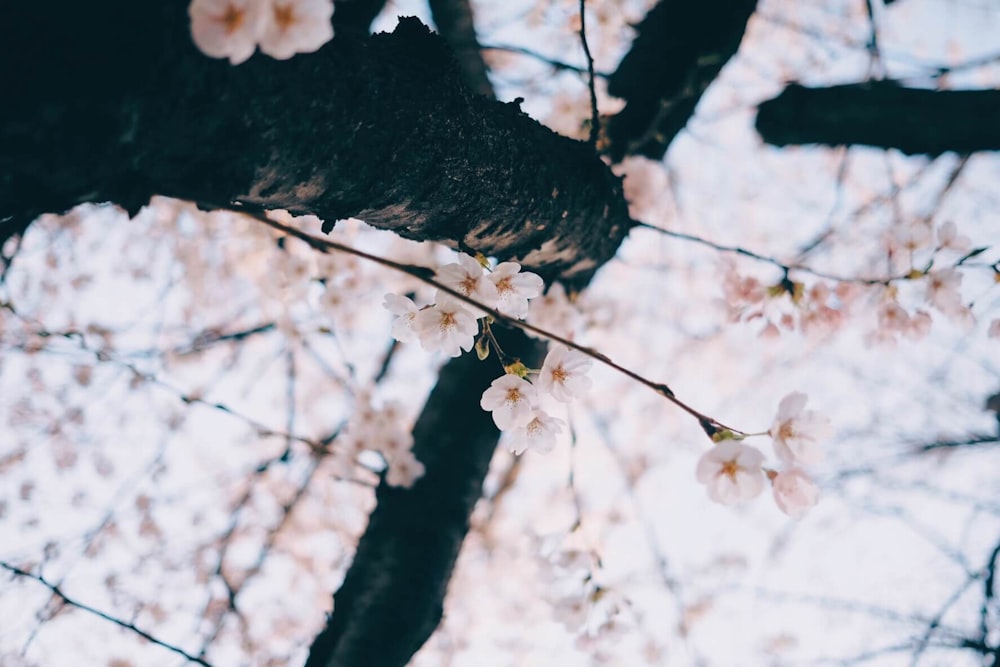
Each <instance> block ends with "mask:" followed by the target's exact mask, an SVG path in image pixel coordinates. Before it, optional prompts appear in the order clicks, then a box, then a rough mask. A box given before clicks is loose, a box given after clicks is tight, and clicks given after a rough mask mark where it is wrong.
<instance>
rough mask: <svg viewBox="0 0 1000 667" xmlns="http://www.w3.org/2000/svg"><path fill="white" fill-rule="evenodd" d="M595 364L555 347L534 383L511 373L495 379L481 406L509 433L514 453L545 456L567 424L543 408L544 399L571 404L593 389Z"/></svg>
mask: <svg viewBox="0 0 1000 667" xmlns="http://www.w3.org/2000/svg"><path fill="white" fill-rule="evenodd" d="M591 365H593V361H592V360H591V359H590V357H588V356H587V355H585V354H583V353H582V352H578V351H576V350H571V349H570V348H568V347H566V346H565V345H559V344H556V345H553V346H552V347H551V349H550V350H549V353H548V355H546V357H545V361H544V363H542V368H541V370H540V371H538V373H537V376H536V377H535V381H534V382H529V381H528V380H527V379H525V377H523V376H522V375H521V374H520V373H518V372H516V369H517V366H515V369H514V371H515V372H509V373H507V374H506V375H503V376H502V377H499V378H497V379H496V380H494V381H493V382H492V383H491V384H490V386H489V388H487V389H486V391H484V392H483V397H482V399H480V401H479V405H480V406H481V407H482V408H483V410H486V411H487V412H490V413H492V415H493V422H494V423H495V424H496V425H497V428H499V429H500V430H501V431H503V432H504V433H507V434H509V436H508V446H509V447H510V450H511V451H512V452H513V453H515V454H522V453H524V451H525V450H528V449H532V450H534V451H536V452H539V453H542V454H545V453H548V452H550V451H552V448H553V447H555V443H556V436H557V435H559V433H561V432H562V427H563V425H564V422H563V421H562V420H561V419H556V418H555V417H553V416H552V415H550V414H549V413H548V412H546V411H545V410H544V409H543V399H544V398H546V397H551V398H554V399H555V400H557V401H560V402H563V403H569V402H571V401H572V400H573V399H574V398H576V397H578V396H581V395H583V394H585V393H586V392H587V391H588V390H589V389H590V384H591V382H590V378H589V377H587V372H588V371H589V370H590V367H591Z"/></svg>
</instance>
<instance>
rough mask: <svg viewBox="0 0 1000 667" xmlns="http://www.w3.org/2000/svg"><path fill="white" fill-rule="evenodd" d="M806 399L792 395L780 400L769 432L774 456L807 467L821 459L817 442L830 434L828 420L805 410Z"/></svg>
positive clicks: (802, 396)
mask: <svg viewBox="0 0 1000 667" xmlns="http://www.w3.org/2000/svg"><path fill="white" fill-rule="evenodd" d="M808 401H809V398H808V397H807V396H806V395H805V394H803V393H802V392H794V393H791V394H789V395H788V396H785V397H784V398H783V399H781V403H780V404H779V405H778V415H777V416H776V417H775V419H774V423H773V424H772V425H771V429H770V431H769V433H770V435H771V437H772V438H773V439H774V453H775V455H777V457H778V458H779V459H781V460H782V461H784V462H785V463H789V464H802V465H810V464H813V463H818V462H819V461H820V460H822V458H823V451H822V450H821V449H820V448H819V441H820V440H822V439H824V438H825V437H827V435H828V434H829V432H830V420H829V419H827V418H826V417H823V416H821V415H819V414H817V413H816V412H813V411H812V410H806V409H805V407H806V403H807V402H808Z"/></svg>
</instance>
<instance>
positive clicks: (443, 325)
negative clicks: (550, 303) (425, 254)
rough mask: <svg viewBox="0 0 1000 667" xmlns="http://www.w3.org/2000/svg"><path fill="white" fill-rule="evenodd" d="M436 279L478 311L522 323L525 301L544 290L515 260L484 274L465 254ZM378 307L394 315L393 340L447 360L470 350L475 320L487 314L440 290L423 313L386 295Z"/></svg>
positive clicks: (397, 297) (402, 299)
mask: <svg viewBox="0 0 1000 667" xmlns="http://www.w3.org/2000/svg"><path fill="white" fill-rule="evenodd" d="M435 277H436V280H437V282H438V283H439V284H441V285H444V286H445V287H447V288H450V289H452V290H454V291H455V292H457V293H459V294H461V295H463V296H465V297H468V298H469V299H472V300H474V301H475V302H476V303H477V304H479V305H481V306H482V307H484V308H489V309H491V310H496V311H498V312H500V313H503V314H504V315H508V316H510V317H514V318H517V319H524V317H525V316H526V315H527V314H528V300H529V299H533V298H535V297H537V296H538V295H540V294H541V293H542V287H543V286H544V285H543V283H542V279H541V278H539V277H538V276H537V275H535V274H534V273H530V272H527V271H524V272H522V271H521V265H520V264H518V263H517V262H502V263H500V264H498V265H497V266H496V267H494V268H493V269H492V270H490V271H487V270H486V268H485V267H484V266H483V265H482V264H480V262H479V260H477V259H476V258H474V257H470V256H469V255H465V254H459V256H458V261H457V262H455V263H452V264H447V265H445V266H442V267H441V268H439V269H438V270H437V272H436V276H435ZM383 305H384V306H385V308H386V309H387V310H389V312H391V313H392V314H393V315H395V316H396V317H395V320H394V321H393V325H392V335H393V337H395V338H396V340H398V341H401V342H407V341H411V340H419V341H420V344H421V345H422V346H423V348H424V349H425V350H428V351H430V352H434V351H441V352H444V353H445V354H446V355H448V356H449V357H457V356H459V355H460V354H462V351H463V350H464V351H466V352H468V351H469V350H471V349H472V346H473V345H474V344H475V339H476V334H477V333H479V325H478V324H477V320H479V319H480V318H482V317H485V316H486V312H484V311H483V310H481V309H479V308H476V307H475V306H471V305H468V304H466V303H465V302H464V301H460V300H459V299H456V298H455V297H454V296H452V295H451V294H449V293H448V292H446V291H444V290H440V289H439V290H438V292H437V296H436V297H435V299H434V303H433V304H431V305H429V306H426V307H424V308H422V309H421V308H417V304H416V303H414V302H413V300H412V299H410V298H409V297H405V296H400V295H398V294H387V295H386V296H385V301H384V303H383Z"/></svg>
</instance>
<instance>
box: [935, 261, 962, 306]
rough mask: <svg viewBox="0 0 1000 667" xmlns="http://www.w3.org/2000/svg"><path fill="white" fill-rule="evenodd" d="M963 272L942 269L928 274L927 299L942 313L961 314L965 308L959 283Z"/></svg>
mask: <svg viewBox="0 0 1000 667" xmlns="http://www.w3.org/2000/svg"><path fill="white" fill-rule="evenodd" d="M961 284H962V274H961V273H959V272H958V271H957V270H956V269H941V270H939V271H930V272H928V274H927V300H928V301H929V302H930V303H931V304H933V305H934V307H935V308H937V309H938V310H940V311H941V312H942V313H945V314H949V315H956V314H959V313H960V312H961V311H964V310H965V306H964V305H963V304H962V295H961V294H960V293H959V291H958V288H959V285H961Z"/></svg>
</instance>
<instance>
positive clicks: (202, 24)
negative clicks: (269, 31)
mask: <svg viewBox="0 0 1000 667" xmlns="http://www.w3.org/2000/svg"><path fill="white" fill-rule="evenodd" d="M262 2H263V0H192V2H191V5H190V6H189V7H188V16H189V17H190V18H191V37H192V38H193V39H194V43H195V46H197V47H198V48H199V49H200V50H201V52H202V53H204V54H205V55H207V56H211V57H213V58H229V62H230V63H232V64H233V65H239V64H240V63H241V62H243V61H245V60H246V59H247V58H249V57H250V56H251V55H253V52H254V49H255V48H257V37H258V35H259V34H260V22H261V16H262V10H263V9H264V6H263V4H262Z"/></svg>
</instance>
